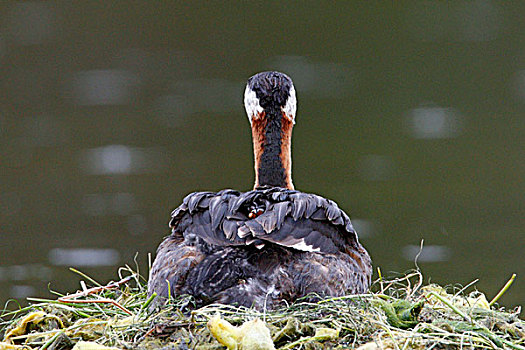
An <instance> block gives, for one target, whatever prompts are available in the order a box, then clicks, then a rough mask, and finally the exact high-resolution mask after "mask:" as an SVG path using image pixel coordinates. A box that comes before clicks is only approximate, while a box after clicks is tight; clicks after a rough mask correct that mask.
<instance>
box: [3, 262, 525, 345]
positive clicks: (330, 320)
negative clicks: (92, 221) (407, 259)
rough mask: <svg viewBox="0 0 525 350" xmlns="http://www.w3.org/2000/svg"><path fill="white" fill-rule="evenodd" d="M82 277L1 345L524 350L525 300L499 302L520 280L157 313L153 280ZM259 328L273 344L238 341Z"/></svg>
mask: <svg viewBox="0 0 525 350" xmlns="http://www.w3.org/2000/svg"><path fill="white" fill-rule="evenodd" d="M82 276H83V277H84V278H85V279H86V280H87V283H90V284H92V285H93V287H88V286H87V285H86V282H81V286H82V290H81V291H79V292H76V293H74V294H69V295H59V297H58V299H56V300H47V299H36V298H28V299H29V301H30V302H31V303H32V304H31V305H30V306H28V307H24V308H19V309H17V310H14V311H8V310H4V311H2V313H1V314H0V339H3V341H2V342H0V349H50V350H69V349H75V350H77V349H79V350H81V349H224V348H225V346H226V347H227V348H228V349H239V350H240V349H245V350H250V349H263V348H264V349H274V348H276V349H327V348H335V349H337V348H340V349H348V348H359V349H362V350H365V349H367V350H368V349H474V348H475V349H522V350H525V321H524V320H523V319H521V318H520V312H521V309H520V307H518V308H516V309H515V310H512V311H507V310H505V309H504V308H496V307H495V305H496V304H495V303H496V301H497V299H498V298H499V296H501V295H502V294H503V293H504V291H505V290H506V288H508V286H510V284H511V283H512V280H511V281H509V283H507V285H506V286H505V287H504V288H503V289H502V291H501V292H500V293H498V295H497V296H496V297H495V298H494V299H493V300H491V301H490V302H488V301H487V299H486V297H485V295H483V294H482V293H480V292H477V291H474V292H471V293H469V294H466V292H465V290H466V289H467V288H470V287H471V285H472V284H473V283H474V282H473V283H472V284H470V285H468V286H466V287H465V288H457V287H456V288H445V287H441V286H438V285H435V284H431V285H424V284H423V276H422V274H421V273H420V272H419V271H414V272H410V273H407V274H405V275H403V276H400V277H396V278H391V279H385V278H382V277H381V278H380V279H379V280H378V281H376V282H375V283H374V285H373V287H372V291H371V292H370V293H368V294H361V295H348V296H343V297H337V298H320V297H319V298H312V297H311V296H309V298H308V299H304V300H298V301H297V302H295V303H294V304H292V305H289V306H288V307H286V308H281V309H278V310H267V311H264V312H259V311H256V310H254V309H249V308H242V307H235V306H231V305H219V304H212V305H207V306H205V307H202V308H198V309H196V308H195V307H194V303H193V300H192V298H191V297H189V296H182V297H179V298H176V299H170V300H168V303H167V305H166V306H165V307H163V308H161V309H157V310H150V307H149V305H150V303H151V301H152V297H148V296H147V291H146V287H145V280H144V279H143V278H142V277H140V276H139V275H138V274H137V273H135V272H134V271H133V270H132V269H131V268H129V267H126V268H121V269H120V270H119V278H120V279H119V281H118V282H111V283H109V284H106V285H100V284H98V283H97V282H96V281H94V280H93V279H91V278H89V277H88V276H85V275H83V274H82ZM311 300H318V301H316V302H312V301H311ZM7 306H9V304H8V305H7ZM254 320H257V321H256V322H255V321H254ZM259 321H261V322H259ZM216 322H219V323H216ZM252 323H253V324H256V325H257V327H255V328H257V329H256V330H255V328H254V330H251V329H250V324H252ZM261 325H262V326H261ZM236 326H239V327H240V328H237V327H236ZM261 327H262V328H261ZM261 329H262V331H263V333H264V334H265V336H267V337H268V339H269V340H268V342H267V344H266V345H264V346H267V347H261V346H263V345H257V344H256V345H253V344H252V345H250V344H247V343H243V342H242V340H241V339H240V338H238V337H243V336H244V335H245V334H249V333H250V332H259V331H261ZM210 330H211V331H210ZM254 334H255V338H257V339H259V338H261V337H259V336H257V333H254ZM268 334H269V335H268ZM252 338H253V337H252ZM225 339H226V340H225Z"/></svg>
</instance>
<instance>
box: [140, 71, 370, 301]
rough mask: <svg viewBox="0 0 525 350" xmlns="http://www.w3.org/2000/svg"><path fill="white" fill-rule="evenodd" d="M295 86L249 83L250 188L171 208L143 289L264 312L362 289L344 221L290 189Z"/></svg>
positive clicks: (361, 264) (365, 283)
mask: <svg viewBox="0 0 525 350" xmlns="http://www.w3.org/2000/svg"><path fill="white" fill-rule="evenodd" d="M292 90H293V84H292V83H291V80H290V79H289V78H288V77H287V76H286V75H284V74H282V73H277V72H265V73H260V74H258V75H256V76H254V77H252V78H250V80H249V82H248V88H247V92H246V95H248V94H250V95H249V96H248V98H253V97H255V100H254V101H247V100H246V99H247V98H245V105H246V109H247V112H248V115H249V118H250V123H251V125H252V134H253V138H254V155H255V160H256V162H255V163H256V167H255V170H256V184H255V189H254V190H252V191H248V192H244V193H243V192H238V191H235V190H223V191H220V192H217V193H213V192H195V193H192V194H190V195H188V196H187V197H186V198H185V199H184V200H183V203H182V205H181V206H179V207H178V208H177V209H175V210H174V211H173V212H172V218H171V221H170V226H171V228H172V234H171V235H170V236H168V237H167V238H166V239H165V240H164V241H163V242H162V243H161V245H160V246H159V248H158V250H157V257H156V259H155V261H154V263H153V266H152V269H151V271H150V280H149V283H148V292H149V294H152V293H153V292H155V293H157V295H159V296H160V298H157V302H158V301H161V300H162V297H166V296H167V295H168V293H170V292H171V294H172V295H181V294H190V295H193V296H194V297H195V299H196V301H197V302H198V303H200V304H206V303H211V302H220V303H226V304H238V305H243V306H248V307H250V306H253V307H256V308H258V309H262V308H263V307H265V306H266V307H268V308H272V307H275V306H277V305H280V304H281V303H282V302H283V301H286V302H293V301H294V300H296V299H297V298H300V297H304V296H306V295H307V294H310V293H315V294H318V295H325V296H340V295H343V294H346V293H353V294H355V293H363V292H365V291H366V290H367V289H368V287H369V285H370V279H371V275H372V266H371V260H370V257H369V255H368V253H367V252H366V250H365V249H364V248H363V247H362V246H361V244H360V243H359V241H358V237H357V233H356V232H355V230H354V228H353V227H352V224H351V222H350V219H349V217H348V215H346V213H345V212H344V211H342V210H341V209H340V208H339V207H338V206H337V204H336V203H335V202H333V201H331V200H329V199H326V198H323V197H321V196H318V195H315V194H308V193H303V192H299V191H296V190H294V189H293V185H292V182H291V168H290V167H291V156H290V142H289V140H290V139H291V129H292V126H293V123H295V91H292ZM292 97H293V99H294V100H293V101H289V100H290V98H292ZM291 103H293V104H291ZM250 114H252V115H250ZM168 288H170V291H168Z"/></svg>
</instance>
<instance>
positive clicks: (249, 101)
mask: <svg viewBox="0 0 525 350" xmlns="http://www.w3.org/2000/svg"><path fill="white" fill-rule="evenodd" d="M244 108H245V109H246V114H247V115H248V119H249V120H250V124H251V123H252V119H253V118H254V117H257V116H258V115H259V114H261V113H262V112H263V111H264V109H263V108H262V107H261V105H260V103H259V99H258V98H257V95H256V94H255V91H253V90H252V89H250V87H249V86H248V85H246V90H245V91H244Z"/></svg>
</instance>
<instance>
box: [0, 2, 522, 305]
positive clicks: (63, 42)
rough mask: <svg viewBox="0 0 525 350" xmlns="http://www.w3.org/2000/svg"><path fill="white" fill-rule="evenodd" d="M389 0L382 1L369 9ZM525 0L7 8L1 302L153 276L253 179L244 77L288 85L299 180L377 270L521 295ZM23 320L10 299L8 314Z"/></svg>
mask: <svg viewBox="0 0 525 350" xmlns="http://www.w3.org/2000/svg"><path fill="white" fill-rule="evenodd" d="M374 4H375V5H374ZM524 13H525V2H523V1H498V2H496V1H488V0H474V1H455V2H438V1H435V2H434V1H413V2H409V1H407V2H383V3H368V2H352V3H350V2H339V3H332V2H326V3H321V2H304V1H301V2H280V1H278V2H269V3H267V4H265V5H262V4H258V3H257V2H250V3H248V2H231V3H223V2H221V3H220V5H219V3H215V4H212V5H210V3H209V2H175V1H173V2H168V1H158V2H146V1H144V2H140V1H133V2H128V1H121V2H113V1H100V2H96V1H92V2H88V1H86V2H83V1H58V2H45V1H2V2H1V3H0V242H1V244H0V301H1V304H2V306H4V303H5V301H7V299H8V298H17V299H19V300H23V298H25V297H26V296H40V297H50V296H51V294H50V292H49V289H51V290H56V291H60V292H68V291H69V292H73V291H75V290H76V289H77V288H78V286H79V284H78V282H79V280H80V279H81V277H80V276H79V275H77V274H74V273H72V272H70V271H69V270H68V268H69V267H75V268H77V269H79V270H81V271H83V272H84V273H86V274H88V275H90V276H91V277H92V278H94V279H96V280H98V281H100V282H102V283H105V282H107V281H109V280H116V279H117V278H118V275H117V267H118V266H122V265H124V264H129V265H131V266H133V267H134V266H136V264H138V266H139V267H140V271H141V273H142V274H143V275H144V276H147V273H148V254H150V253H151V254H153V253H154V252H155V249H156V247H157V245H158V244H159V243H160V241H161V240H162V238H163V237H164V236H165V235H167V234H169V230H168V226H167V223H168V220H169V217H170V215H169V214H170V212H171V210H172V209H174V208H175V207H176V206H178V205H179V204H180V202H181V200H182V198H183V197H184V196H185V195H186V194H188V193H190V192H193V191H196V190H213V191H216V190H220V189H223V188H235V189H239V190H249V189H251V187H252V185H253V179H254V176H253V165H252V148H251V147H252V145H251V134H250V130H249V123H248V120H247V118H246V116H245V114H244V108H243V105H242V101H243V92H244V86H245V82H246V80H247V78H248V77H250V76H251V75H252V74H254V73H257V72H259V71H263V70H280V71H283V72H285V73H287V74H288V75H290V76H291V77H292V79H293V80H294V82H295V86H296V90H297V94H298V99H299V107H298V116H297V124H296V127H295V131H294V139H293V161H294V162H293V166H294V168H293V175H294V183H295V185H296V187H297V188H298V189H300V190H302V191H305V192H314V193H318V194H321V195H323V196H325V197H329V198H331V199H334V200H335V201H336V202H338V203H339V205H340V206H341V207H342V208H344V209H345V210H346V211H347V212H348V213H349V215H350V216H351V218H352V220H353V222H354V224H355V226H356V228H357V229H358V231H359V232H360V237H361V241H362V242H363V244H364V245H365V246H366V248H367V249H368V251H369V252H370V254H371V255H372V257H373V260H374V265H375V267H380V268H381V271H382V273H383V274H384V275H389V274H391V271H397V272H404V271H406V270H408V269H410V268H414V259H415V256H416V254H417V253H418V251H419V246H420V243H421V240H422V239H424V249H423V251H422V252H421V254H420V256H419V259H418V264H419V266H420V268H421V269H422V271H423V273H424V275H425V280H426V281H427V282H428V281H431V282H438V283H442V284H456V283H457V284H462V285H466V284H468V283H470V282H471V281H473V280H475V279H479V282H478V283H477V284H475V287H476V288H478V289H479V290H481V291H482V292H484V293H486V294H487V297H488V298H489V300H490V298H492V297H493V296H494V295H495V293H497V291H498V290H499V289H500V288H501V287H502V286H503V284H504V283H505V282H506V281H507V280H508V279H509V277H510V276H511V274H512V273H514V272H515V273H517V274H518V278H517V281H516V282H515V283H514V285H513V286H512V288H511V289H510V290H509V291H508V292H507V293H506V294H505V295H504V296H503V298H502V299H501V303H502V304H504V305H505V306H508V307H512V306H515V305H517V304H520V303H522V302H523V300H524V295H525V254H524V252H525V220H524V214H525V213H524V198H525V182H524V180H523V177H524V170H525V162H524V157H523V149H524V147H523V146H524V134H525V113H524V111H525V108H524V107H525V22H524V16H523V14H524ZM11 306H13V305H11Z"/></svg>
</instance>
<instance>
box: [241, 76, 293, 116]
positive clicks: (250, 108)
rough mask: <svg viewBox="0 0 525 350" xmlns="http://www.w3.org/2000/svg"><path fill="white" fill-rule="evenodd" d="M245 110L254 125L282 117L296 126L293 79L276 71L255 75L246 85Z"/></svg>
mask: <svg viewBox="0 0 525 350" xmlns="http://www.w3.org/2000/svg"><path fill="white" fill-rule="evenodd" d="M244 108H246V114H247V115H248V119H249V120H250V124H252V125H253V122H254V121H262V120H264V119H268V120H275V119H280V118H281V117H284V118H286V119H287V120H288V121H289V122H291V123H292V124H295V113H296V111H297V99H296V97H295V88H294V86H293V82H292V79H290V78H289V77H288V76H287V75H286V74H283V73H279V72H275V71H270V72H262V73H258V74H255V75H254V76H252V77H251V78H250V79H248V83H247V84H246V90H245V92H244Z"/></svg>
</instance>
